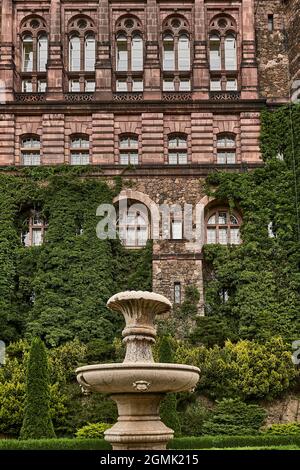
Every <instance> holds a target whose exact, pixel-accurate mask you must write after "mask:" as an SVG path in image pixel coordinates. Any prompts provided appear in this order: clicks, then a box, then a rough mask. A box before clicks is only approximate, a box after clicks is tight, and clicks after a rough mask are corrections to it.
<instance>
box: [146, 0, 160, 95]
mask: <svg viewBox="0 0 300 470" xmlns="http://www.w3.org/2000/svg"><path fill="white" fill-rule="evenodd" d="M145 30H146V34H145V36H144V37H145V60H144V98H145V99H160V98H161V86H160V73H161V72H160V62H159V27H158V7H157V3H156V0H147V6H146V25H145Z"/></svg>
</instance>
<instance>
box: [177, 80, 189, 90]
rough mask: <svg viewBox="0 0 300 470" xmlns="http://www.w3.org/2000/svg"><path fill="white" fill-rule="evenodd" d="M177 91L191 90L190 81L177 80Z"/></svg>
mask: <svg viewBox="0 0 300 470" xmlns="http://www.w3.org/2000/svg"><path fill="white" fill-rule="evenodd" d="M179 91H191V81H190V80H180V82H179Z"/></svg>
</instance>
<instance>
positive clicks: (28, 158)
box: [22, 152, 41, 166]
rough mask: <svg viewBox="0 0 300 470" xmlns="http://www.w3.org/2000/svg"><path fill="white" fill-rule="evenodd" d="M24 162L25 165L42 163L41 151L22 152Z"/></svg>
mask: <svg viewBox="0 0 300 470" xmlns="http://www.w3.org/2000/svg"><path fill="white" fill-rule="evenodd" d="M22 163H23V165H25V166H33V165H40V164H41V157H40V154H39V153H34V152H30V153H29V152H28V153H24V152H22Z"/></svg>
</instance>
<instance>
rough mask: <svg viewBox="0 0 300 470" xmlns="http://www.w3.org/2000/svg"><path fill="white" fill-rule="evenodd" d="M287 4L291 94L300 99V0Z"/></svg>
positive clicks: (288, 1) (287, 0)
mask: <svg viewBox="0 0 300 470" xmlns="http://www.w3.org/2000/svg"><path fill="white" fill-rule="evenodd" d="M285 4H286V28H287V41H288V51H289V62H290V85H291V95H292V97H293V99H298V100H300V26H299V25H300V0H286V1H285Z"/></svg>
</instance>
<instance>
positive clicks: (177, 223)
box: [171, 220, 182, 240]
mask: <svg viewBox="0 0 300 470" xmlns="http://www.w3.org/2000/svg"><path fill="white" fill-rule="evenodd" d="M171 227H172V239H173V240H181V239H182V221H181V220H173V221H172V225H171Z"/></svg>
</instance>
